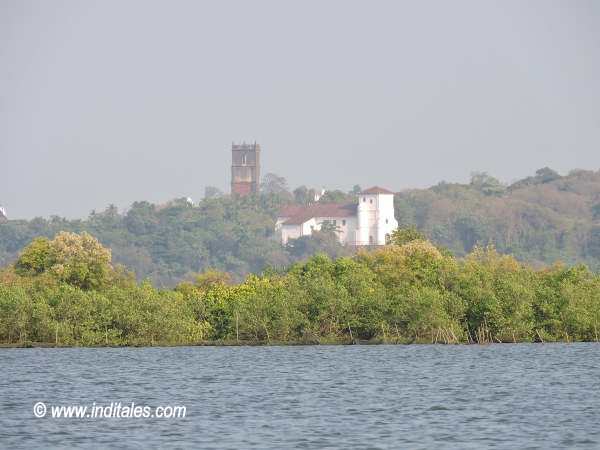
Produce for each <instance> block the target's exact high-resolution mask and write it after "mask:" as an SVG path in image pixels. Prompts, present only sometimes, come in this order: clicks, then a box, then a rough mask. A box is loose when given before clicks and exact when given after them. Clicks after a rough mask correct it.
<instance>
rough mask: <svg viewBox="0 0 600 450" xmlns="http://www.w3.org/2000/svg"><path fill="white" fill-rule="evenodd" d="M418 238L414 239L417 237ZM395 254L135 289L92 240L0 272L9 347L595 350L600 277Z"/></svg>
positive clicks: (425, 246)
mask: <svg viewBox="0 0 600 450" xmlns="http://www.w3.org/2000/svg"><path fill="white" fill-rule="evenodd" d="M410 236H412V237H410ZM393 240H400V241H401V245H397V244H391V245H389V246H386V247H382V248H379V249H376V250H370V251H361V252H359V253H358V254H356V255H355V256H352V257H340V258H337V259H331V258H330V257H328V256H326V255H324V254H319V255H316V256H314V257H312V258H310V259H309V260H308V261H305V262H302V263H296V264H294V265H293V266H292V267H290V268H289V269H288V270H286V271H280V272H277V271H267V272H266V273H264V274H262V275H260V276H258V275H250V276H248V277H247V278H246V279H245V281H243V282H241V283H237V284H236V283H233V282H232V280H231V278H230V277H229V275H227V274H225V273H222V272H219V271H214V270H209V271H206V272H204V273H202V274H200V275H197V276H196V277H195V279H194V280H193V281H188V282H182V283H180V284H178V285H177V286H176V287H175V288H174V289H168V290H159V289H157V288H155V287H153V286H152V285H151V284H150V283H148V282H142V283H138V282H136V281H135V280H134V278H133V277H132V276H131V275H130V274H128V273H127V272H126V271H124V270H122V269H119V268H118V267H115V266H113V264H112V261H111V259H110V253H108V251H107V250H106V249H103V248H102V247H101V246H100V245H99V243H98V242H97V241H95V240H94V238H92V237H91V236H89V235H86V234H82V235H77V234H72V233H61V234H59V235H58V236H57V237H56V238H55V239H53V240H50V241H49V240H45V239H39V240H35V241H34V242H33V243H32V244H30V245H29V246H28V247H27V248H26V249H25V250H24V251H23V252H22V253H21V255H20V257H19V258H18V260H17V261H16V263H15V264H14V265H12V266H10V267H7V268H6V269H4V271H2V272H0V342H2V343H5V344H8V345H28V344H30V343H47V344H49V345H158V344H201V343H207V342H213V343H218V342H221V343H349V342H352V341H356V340H372V341H377V342H391V343H405V342H443V343H467V342H479V343H487V342H498V341H500V342H531V341H552V340H565V341H573V340H594V341H597V340H598V331H599V330H598V328H599V326H600V276H599V275H598V274H594V273H592V272H590V271H589V270H588V269H587V268H586V267H585V266H575V267H565V266H561V265H555V266H553V267H551V268H544V269H537V270H536V269H533V268H531V267H530V266H527V265H524V264H522V263H519V262H517V261H516V260H515V259H514V258H512V257H510V256H503V255H500V254H498V253H497V252H496V251H495V250H494V249H493V248H492V247H485V248H483V247H476V248H475V249H474V250H473V251H472V252H471V253H470V254H469V255H467V256H466V257H465V258H455V257H453V256H451V255H449V254H448V252H447V251H445V250H442V251H440V249H439V248H437V247H436V246H434V245H433V244H431V243H429V242H428V241H424V240H421V239H420V238H419V236H418V235H415V233H414V232H412V231H411V232H398V233H396V234H395V235H394V237H393Z"/></svg>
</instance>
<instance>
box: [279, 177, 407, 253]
mask: <svg viewBox="0 0 600 450" xmlns="http://www.w3.org/2000/svg"><path fill="white" fill-rule="evenodd" d="M357 197H358V198H357V202H356V203H349V204H340V203H314V204H311V205H308V206H298V205H290V206H286V207H284V208H283V209H282V210H281V211H280V212H279V217H278V218H277V223H276V224H275V229H276V230H277V231H278V232H279V233H280V234H281V243H282V244H283V245H285V244H287V243H288V241H289V240H290V239H297V238H299V237H302V236H310V235H311V234H312V232H313V231H316V230H320V229H321V226H323V224H324V223H328V224H330V225H331V226H333V227H335V229H336V233H337V235H338V238H339V240H340V242H341V243H342V244H349V245H385V244H386V242H387V239H388V237H389V236H390V235H391V234H392V232H393V231H394V230H395V229H396V228H398V221H397V220H396V218H395V217H394V193H393V192H391V191H388V190H387V189H383V188H380V187H377V186H375V187H372V188H369V189H366V190H364V191H362V192H361V193H360V194H358V196H357Z"/></svg>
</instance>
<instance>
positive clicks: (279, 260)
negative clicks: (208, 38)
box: [0, 168, 600, 287]
mask: <svg viewBox="0 0 600 450" xmlns="http://www.w3.org/2000/svg"><path fill="white" fill-rule="evenodd" d="M359 191H360V187H359V186H354V188H353V189H352V190H351V191H349V192H343V191H339V190H338V191H329V192H327V193H326V194H325V195H324V196H323V197H322V198H321V199H320V200H319V201H321V202H346V201H354V199H355V195H356V193H357V192H359ZM313 198H314V191H312V190H310V189H308V188H306V187H304V186H300V187H298V188H296V189H294V190H293V191H291V190H290V189H288V187H287V184H286V182H285V179H283V178H282V177H279V176H277V175H274V174H267V175H266V176H265V178H264V183H263V186H262V190H261V193H260V195H258V196H249V197H245V198H232V197H230V196H228V195H224V194H222V193H221V192H220V191H219V190H218V189H216V188H207V189H206V196H205V198H204V200H202V201H201V202H200V203H199V204H198V205H192V204H190V203H189V202H187V201H186V200H185V199H178V200H173V201H171V202H168V203H166V204H162V205H155V204H151V203H148V202H145V201H140V202H135V203H134V204H133V205H131V207H130V208H129V209H128V210H126V211H123V212H119V211H118V210H117V208H115V207H114V206H109V207H108V208H107V209H106V210H104V211H102V212H92V213H91V214H90V216H89V217H88V218H87V219H85V220H66V219H64V218H60V217H51V218H49V219H44V218H35V219H32V220H10V221H8V222H6V223H2V224H0V265H2V266H6V265H7V264H10V263H12V262H13V261H15V260H16V259H17V257H18V255H19V252H20V251H21V250H22V249H23V248H25V246H27V245H29V244H30V243H31V242H32V240H33V239H35V238H36V237H40V236H44V237H48V238H53V237H54V236H56V235H57V234H58V233H60V232H61V231H70V232H76V233H81V232H84V231H85V232H88V233H89V234H90V235H92V236H94V237H96V238H97V239H98V240H99V241H100V242H101V243H102V245H104V246H106V247H108V248H109V249H110V250H111V252H112V258H113V261H115V262H116V263H119V264H122V265H124V266H126V267H127V268H129V269H131V270H132V271H134V272H135V274H136V275H137V277H138V279H140V280H142V279H150V280H151V281H152V282H153V283H154V284H155V285H156V286H159V287H160V286H174V285H176V284H177V283H178V282H180V281H181V280H186V279H191V278H192V277H193V276H194V274H195V273H198V272H203V271H206V270H207V269H209V268H212V269H216V270H219V271H224V272H228V273H230V274H231V275H232V277H233V279H234V280H236V281H242V280H243V279H244V277H245V276H246V275H247V274H249V273H260V272H262V271H264V270H265V269H267V268H275V269H277V270H280V269H283V268H287V267H289V266H290V265H292V264H293V263H295V262H298V261H303V260H306V259H307V258H309V257H310V256H312V255H314V254H316V253H318V252H324V253H326V254H328V255H329V256H330V257H333V258H337V257H341V256H348V255H351V254H353V253H355V250H354V249H351V248H345V247H342V246H340V245H339V244H337V242H336V239H335V236H334V235H333V234H332V232H331V231H329V232H323V233H317V234H316V235H314V236H313V237H304V238H301V239H299V240H296V241H293V242H291V243H290V244H289V245H288V246H287V247H282V246H281V245H280V243H279V241H278V239H277V236H276V235H275V232H274V229H273V227H274V223H275V218H276V215H277V211H278V209H279V208H280V207H281V206H282V205H285V204H289V203H297V204H307V203H310V202H311V201H312V199H313ZM395 204H396V216H397V219H398V221H399V222H400V224H401V226H404V227H410V226H414V227H416V228H417V229H418V230H419V231H421V232H422V233H423V234H424V235H425V236H427V237H428V238H429V239H430V240H431V241H432V242H433V243H435V244H436V245H438V246H441V247H444V248H446V249H448V250H449V251H450V252H451V253H453V254H455V255H457V256H464V255H466V254H468V253H470V252H471V251H472V250H473V249H474V248H475V246H476V245H480V246H486V245H488V244H493V245H494V246H495V248H496V249H497V251H498V252H500V253H505V254H511V255H514V256H515V257H516V258H517V260H519V261H523V262H527V263H531V264H533V265H534V266H540V265H542V264H551V263H553V262H554V261H557V260H561V261H564V262H565V263H567V264H577V263H586V264H587V265H588V266H589V267H591V268H592V269H593V270H598V268H600V171H597V172H593V171H583V170H576V171H572V172H571V173H569V174H568V175H566V176H561V175H559V174H558V173H556V172H554V171H553V170H551V169H548V168H544V169H540V170H538V171H537V172H536V174H535V175H533V176H531V177H527V178H525V179H523V180H519V181H517V182H515V183H513V184H511V185H506V184H503V183H501V182H500V181H498V180H497V179H495V178H493V177H492V176H490V175H487V174H485V173H476V174H474V175H473V176H472V179H471V181H470V183H468V184H458V183H445V182H442V183H439V184H438V185H436V186H434V187H431V188H429V189H414V190H408V191H403V192H400V193H398V194H397V195H396V197H395Z"/></svg>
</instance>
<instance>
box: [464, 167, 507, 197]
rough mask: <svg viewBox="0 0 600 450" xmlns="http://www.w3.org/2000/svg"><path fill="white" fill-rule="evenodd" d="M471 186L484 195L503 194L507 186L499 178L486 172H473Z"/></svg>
mask: <svg viewBox="0 0 600 450" xmlns="http://www.w3.org/2000/svg"><path fill="white" fill-rule="evenodd" d="M471 186H473V187H474V188H475V189H477V190H478V191H481V192H482V193H483V194H484V195H501V194H502V193H503V192H504V191H505V190H506V187H505V186H504V185H502V183H500V181H499V180H498V179H497V178H494V177H492V176H490V175H488V174H487V173H486V172H473V173H472V174H471Z"/></svg>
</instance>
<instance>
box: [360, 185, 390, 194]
mask: <svg viewBox="0 0 600 450" xmlns="http://www.w3.org/2000/svg"><path fill="white" fill-rule="evenodd" d="M361 194H394V193H393V192H392V191H389V190H387V189H384V188H382V187H379V186H373V187H370V188H369V189H365V190H364V191H362V192H361Z"/></svg>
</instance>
